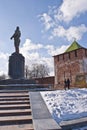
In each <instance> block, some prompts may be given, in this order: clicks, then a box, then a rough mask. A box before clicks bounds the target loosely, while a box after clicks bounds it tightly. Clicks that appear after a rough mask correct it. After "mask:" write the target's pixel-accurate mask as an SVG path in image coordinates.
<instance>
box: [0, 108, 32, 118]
mask: <svg viewBox="0 0 87 130" xmlns="http://www.w3.org/2000/svg"><path fill="white" fill-rule="evenodd" d="M26 110H27V111H24V110H17V109H16V111H15V110H10V111H9V110H5V111H3V110H2V111H0V117H4V116H21V115H22V116H23V115H25V116H26V115H31V109H29V110H28V109H26Z"/></svg>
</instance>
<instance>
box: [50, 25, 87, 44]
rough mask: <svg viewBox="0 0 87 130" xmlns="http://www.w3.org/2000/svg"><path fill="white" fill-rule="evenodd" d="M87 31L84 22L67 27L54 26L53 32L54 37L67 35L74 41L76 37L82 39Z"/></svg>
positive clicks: (69, 39)
mask: <svg viewBox="0 0 87 130" xmlns="http://www.w3.org/2000/svg"><path fill="white" fill-rule="evenodd" d="M86 32H87V27H86V26H85V25H84V24H81V25H80V26H71V27H70V28H68V29H65V28H64V27H63V26H59V27H57V28H54V30H53V32H52V36H53V37H66V38H67V40H68V41H72V40H73V39H74V38H76V39H77V40H80V39H81V38H82V36H83V34H84V33H86Z"/></svg>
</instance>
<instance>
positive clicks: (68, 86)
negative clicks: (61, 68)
mask: <svg viewBox="0 0 87 130" xmlns="http://www.w3.org/2000/svg"><path fill="white" fill-rule="evenodd" d="M67 88H68V89H70V80H69V78H68V79H67Z"/></svg>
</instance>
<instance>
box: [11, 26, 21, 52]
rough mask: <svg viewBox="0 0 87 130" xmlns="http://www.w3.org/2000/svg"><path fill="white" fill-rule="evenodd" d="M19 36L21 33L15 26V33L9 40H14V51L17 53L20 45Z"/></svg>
mask: <svg viewBox="0 0 87 130" xmlns="http://www.w3.org/2000/svg"><path fill="white" fill-rule="evenodd" d="M20 36H21V32H20V30H19V27H18V26H17V28H16V30H15V33H14V34H13V35H12V37H11V38H10V39H13V38H14V46H15V51H16V52H17V53H19V44H20Z"/></svg>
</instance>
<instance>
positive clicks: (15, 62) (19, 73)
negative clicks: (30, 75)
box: [8, 52, 25, 79]
mask: <svg viewBox="0 0 87 130" xmlns="http://www.w3.org/2000/svg"><path fill="white" fill-rule="evenodd" d="M24 65H25V58H24V56H22V54H20V53H17V52H15V53H13V54H12V55H11V56H10V57H9V72H8V74H9V76H10V77H11V78H12V79H22V78H24Z"/></svg>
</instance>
